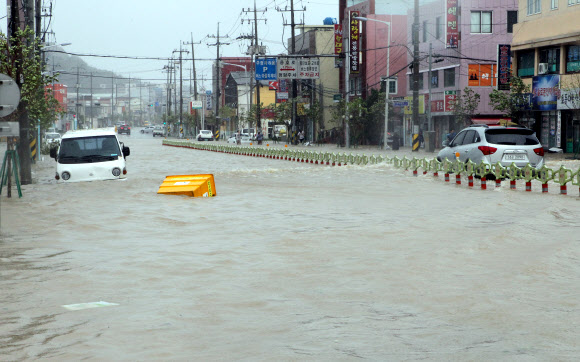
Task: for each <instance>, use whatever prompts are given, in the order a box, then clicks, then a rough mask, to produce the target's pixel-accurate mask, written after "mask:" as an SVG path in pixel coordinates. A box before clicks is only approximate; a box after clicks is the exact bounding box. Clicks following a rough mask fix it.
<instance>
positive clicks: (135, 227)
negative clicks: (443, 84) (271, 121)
mask: <svg viewBox="0 0 580 362" xmlns="http://www.w3.org/2000/svg"><path fill="white" fill-rule="evenodd" d="M122 138H123V140H124V141H125V143H126V145H128V146H130V147H131V156H129V157H128V171H129V173H128V178H127V179H126V180H124V181H99V182H85V183H71V184H58V183H56V182H55V181H54V178H53V175H54V167H55V164H54V161H53V160H51V159H48V157H46V158H45V159H44V161H40V162H39V163H38V164H37V165H35V166H34V179H35V180H36V182H35V183H34V184H33V185H27V186H25V187H24V188H23V192H24V197H23V198H21V199H18V198H17V197H13V198H11V199H8V198H6V194H5V191H3V194H2V196H1V197H0V210H1V215H0V216H1V220H0V223H1V224H0V236H1V238H0V360H2V361H20V360H37V359H45V360H54V361H78V360H89V361H104V360H127V361H135V360H183V361H185V360H252V361H253V360H264V361H265V360H268V361H270V360H292V361H294V360H359V359H366V360H472V361H477V360H504V361H515V360H518V361H524V360H525V361H530V360H560V361H573V360H577V359H578V358H579V357H580V343H579V341H580V328H578V325H579V324H580V308H579V302H578V300H579V296H580V283H579V282H578V281H579V280H580V242H579V241H580V237H579V236H578V235H579V231H580V207H579V206H580V205H579V198H578V197H577V195H578V194H577V192H578V190H577V188H576V187H574V188H573V189H571V190H570V191H569V193H570V195H568V196H560V195H557V191H556V187H555V186H553V185H551V186H550V187H551V194H549V195H543V194H541V193H540V192H539V185H534V188H535V190H534V191H535V192H532V193H525V192H523V191H521V190H519V191H515V192H514V191H510V190H509V186H508V185H507V184H506V185H504V186H502V188H499V189H492V188H491V187H490V190H487V191H482V190H477V189H473V190H470V189H469V188H468V187H466V186H465V185H462V186H456V185H453V184H446V183H444V182H443V181H442V180H441V178H439V179H434V178H433V177H429V176H420V177H416V178H414V177H412V176H411V175H410V174H409V172H405V171H402V170H399V169H395V168H393V166H390V165H387V164H381V165H373V166H364V167H362V166H350V165H349V166H346V167H344V166H343V167H323V166H318V165H310V164H304V163H297V162H289V161H280V160H270V159H265V158H253V157H245V156H235V155H227V154H222V153H214V152H204V151H195V150H188V149H181V148H173V147H164V146H162V145H161V140H160V139H152V138H151V137H150V136H148V137H146V136H142V135H139V134H135V135H133V136H131V137H126V136H123V137H122ZM334 150H336V148H335V149H334ZM205 173H213V174H214V176H215V183H216V188H217V196H216V197H213V198H189V197H184V196H168V195H157V194H156V192H157V189H158V188H159V185H160V184H161V182H162V181H163V179H164V178H165V176H167V175H178V174H205ZM464 182H465V181H464ZM519 187H521V185H520V186H519ZM14 195H15V192H14V190H13V196H14ZM99 301H104V302H109V303H114V304H115V305H109V306H102V307H100V308H91V309H80V310H69V309H67V308H65V307H63V306H67V305H71V304H78V303H92V302H99Z"/></svg>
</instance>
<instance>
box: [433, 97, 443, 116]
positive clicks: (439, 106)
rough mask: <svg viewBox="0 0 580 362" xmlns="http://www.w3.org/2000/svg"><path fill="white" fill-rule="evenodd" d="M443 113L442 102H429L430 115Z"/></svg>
mask: <svg viewBox="0 0 580 362" xmlns="http://www.w3.org/2000/svg"><path fill="white" fill-rule="evenodd" d="M437 112H445V102H444V101H443V100H439V101H431V113H437Z"/></svg>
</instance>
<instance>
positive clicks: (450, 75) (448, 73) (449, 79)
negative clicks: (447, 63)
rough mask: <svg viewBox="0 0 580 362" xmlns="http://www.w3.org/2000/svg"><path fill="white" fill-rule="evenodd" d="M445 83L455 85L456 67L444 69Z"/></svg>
mask: <svg viewBox="0 0 580 362" xmlns="http://www.w3.org/2000/svg"><path fill="white" fill-rule="evenodd" d="M443 85H444V86H445V87H455V68H448V69H445V70H444V71H443Z"/></svg>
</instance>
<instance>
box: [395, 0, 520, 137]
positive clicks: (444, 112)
mask: <svg viewBox="0 0 580 362" xmlns="http://www.w3.org/2000/svg"><path fill="white" fill-rule="evenodd" d="M453 8H455V11H457V17H456V21H457V23H456V29H457V32H458V41H451V42H450V41H448V37H447V33H451V32H452V31H453V27H451V26H450V27H448V25H450V24H448V20H449V19H448V16H447V15H448V14H449V13H450V12H453V11H454V10H453ZM517 10H518V4H517V2H515V1H512V0H472V1H460V0H437V1H434V2H431V3H428V4H425V5H423V6H421V7H420V9H419V52H420V81H419V94H420V100H421V99H423V101H424V104H425V107H424V111H422V112H420V120H419V124H420V125H421V128H422V129H423V130H429V129H431V130H433V131H435V133H436V134H435V136H436V145H437V146H439V145H440V144H441V141H442V139H443V138H444V137H445V134H446V133H448V132H449V131H450V130H452V129H455V130H456V131H458V130H459V129H461V128H463V127H464V126H465V124H464V123H463V122H458V121H456V119H455V117H454V115H453V111H452V109H451V107H450V104H449V100H451V99H453V98H454V97H460V96H461V95H462V94H463V93H464V92H463V90H464V89H465V88H466V87H469V88H470V89H472V90H473V91H474V92H476V93H477V94H479V95H480V97H481V98H480V102H479V106H478V108H477V109H476V111H475V116H474V117H473V118H474V120H473V122H474V123H493V122H495V123H497V121H499V119H500V118H501V117H502V114H501V112H499V111H496V110H494V109H493V108H492V106H491V105H490V102H489V94H490V93H491V92H492V90H493V89H496V86H497V59H498V45H500V44H511V42H512V37H513V36H512V35H513V24H514V23H515V21H517ZM413 16H414V13H413V10H412V9H411V10H410V11H409V12H408V17H409V22H408V24H407V29H408V34H409V39H412V37H411V34H412V26H413ZM451 25H452V24H451ZM409 45H410V47H411V48H412V46H413V45H412V43H411V41H409ZM430 47H431V48H432V51H431V52H432V57H431V59H432V63H431V66H432V72H431V77H429V49H430ZM412 60H413V57H412V55H411V54H409V55H408V56H407V61H408V62H409V63H410V62H412ZM411 73H412V71H411V70H410V69H408V70H407V71H406V74H407V79H408V80H409V81H408V88H407V99H409V97H410V96H412V89H411V87H412V82H411V81H410V80H411V77H412V74H411ZM429 83H431V97H430V98H429ZM405 113H406V115H405V125H404V126H405V127H404V128H405V129H404V132H405V134H407V135H408V134H409V133H410V131H411V129H410V125H411V124H412V123H413V122H412V120H411V112H405ZM429 113H430V115H431V125H430V124H429V123H430V122H429ZM406 141H407V139H406Z"/></svg>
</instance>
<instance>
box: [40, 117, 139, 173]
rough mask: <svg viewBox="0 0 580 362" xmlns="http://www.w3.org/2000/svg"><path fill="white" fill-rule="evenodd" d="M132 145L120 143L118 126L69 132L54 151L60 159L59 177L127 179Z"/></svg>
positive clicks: (53, 155)
mask: <svg viewBox="0 0 580 362" xmlns="http://www.w3.org/2000/svg"><path fill="white" fill-rule="evenodd" d="M130 152H131V151H130V150H129V147H127V146H125V145H124V144H123V143H121V142H119V139H118V138H117V134H116V133H115V130H114V129H112V128H111V129H90V130H78V131H68V132H67V133H65V134H64V135H63V136H62V140H61V142H60V147H58V148H56V147H55V148H52V149H51V150H50V157H52V158H54V159H55V160H56V175H55V176H54V177H55V178H56V179H57V180H62V181H64V182H79V181H96V180H115V179H122V178H125V177H126V176H125V175H127V168H126V165H125V158H126V157H127V156H129V154H130Z"/></svg>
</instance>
